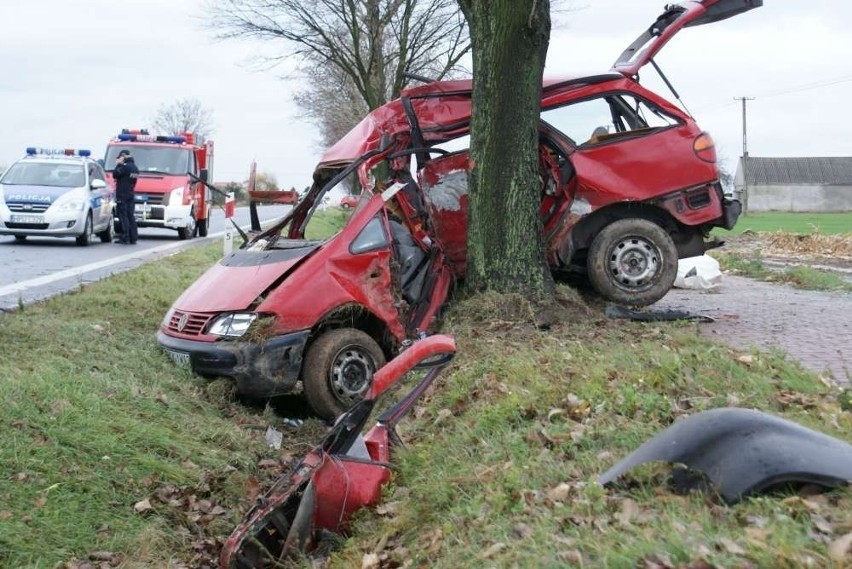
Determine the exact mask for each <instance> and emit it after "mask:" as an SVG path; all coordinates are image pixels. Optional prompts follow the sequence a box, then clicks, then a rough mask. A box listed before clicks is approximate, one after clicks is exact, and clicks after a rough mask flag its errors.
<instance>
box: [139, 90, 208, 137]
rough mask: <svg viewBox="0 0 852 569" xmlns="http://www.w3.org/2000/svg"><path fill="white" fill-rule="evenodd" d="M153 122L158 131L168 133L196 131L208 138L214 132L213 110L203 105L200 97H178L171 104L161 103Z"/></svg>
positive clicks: (197, 133)
mask: <svg viewBox="0 0 852 569" xmlns="http://www.w3.org/2000/svg"><path fill="white" fill-rule="evenodd" d="M151 124H152V125H153V126H154V129H155V130H156V131H158V132H164V133H168V134H182V133H184V132H194V133H195V134H196V135H198V136H200V137H202V138H206V137H208V136H210V135H211V134H213V112H212V111H210V110H209V109H205V108H204V107H202V106H201V101H199V100H198V99H195V98H186V99H178V100H177V101H175V102H174V103H172V104H170V105H165V104H164V105H161V106H160V108H159V109H158V110H157V114H156V115H154V118H153V119H152V120H151Z"/></svg>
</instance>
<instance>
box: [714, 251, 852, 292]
mask: <svg viewBox="0 0 852 569" xmlns="http://www.w3.org/2000/svg"><path fill="white" fill-rule="evenodd" d="M710 254H711V255H712V256H713V257H714V258H716V259H717V260H718V261H719V266H720V267H721V268H722V269H723V270H725V271H728V272H730V273H733V274H736V275H742V276H744V277H749V278H753V279H757V280H762V281H768V282H777V283H785V284H789V285H792V286H794V287H796V288H799V289H803V290H824V291H846V292H852V282H849V281H848V280H846V279H844V278H843V277H842V276H839V275H838V274H837V273H834V272H831V271H827V270H822V269H817V268H813V267H807V266H795V267H785V268H782V269H775V268H772V267H771V266H769V265H767V264H766V262H765V261H764V260H763V258H762V257H761V255H760V254H759V253H754V254H752V255H742V254H739V253H725V252H722V251H711V253H710Z"/></svg>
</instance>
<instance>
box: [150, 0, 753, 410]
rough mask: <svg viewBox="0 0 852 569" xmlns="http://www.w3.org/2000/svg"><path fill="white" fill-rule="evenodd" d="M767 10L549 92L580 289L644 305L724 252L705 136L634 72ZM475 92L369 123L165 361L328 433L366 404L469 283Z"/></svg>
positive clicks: (690, 20)
mask: <svg viewBox="0 0 852 569" xmlns="http://www.w3.org/2000/svg"><path fill="white" fill-rule="evenodd" d="M761 4H762V2H761V0H702V1H698V0H690V1H686V2H682V3H681V4H676V5H669V6H667V7H666V9H665V12H664V13H663V14H662V15H661V16H659V17H658V18H657V19H656V20H655V21H654V22H653V23H652V24H651V26H650V27H649V28H648V29H647V30H646V31H645V32H643V34H642V35H640V37H639V38H638V39H637V40H636V41H634V42H633V44H631V46H630V47H629V48H628V49H627V50H625V51H624V52H623V54H622V55H621V57H619V58H618V60H617V61H616V63H615V65H614V66H613V67H612V69H610V70H609V71H607V72H604V73H599V74H595V75H570V76H564V77H558V78H548V79H545V81H544V84H543V90H542V100H541V109H542V111H541V122H540V124H539V132H540V173H539V177H540V182H541V194H540V200H541V201H540V206H539V212H540V216H541V221H542V225H543V228H544V234H543V237H544V240H545V244H546V247H547V257H548V263H549V265H550V267H551V269H552V271H553V272H554V274H556V275H557V276H559V275H563V274H569V273H571V274H579V275H584V276H586V277H587V278H588V280H589V281H590V283H591V284H592V286H593V287H594V289H595V290H596V291H597V292H598V293H599V294H600V295H602V296H603V297H605V298H607V299H609V300H612V301H615V302H617V303H620V304H626V305H631V306H644V305H648V304H652V303H654V302H656V301H657V300H659V299H660V298H662V296H663V295H665V294H666V292H668V290H669V289H670V288H671V286H672V283H673V282H674V279H675V276H676V273H677V262H678V259H679V258H685V257H693V256H697V255H701V254H702V253H704V251H705V250H706V249H708V248H710V247H714V246H717V245H719V244H720V243H719V242H717V241H716V240H714V239H710V238H709V234H710V231H711V230H712V229H714V228H716V227H723V228H728V229H730V228H732V227H733V226H734V224H735V223H736V220H737V218H738V216H739V214H740V204H739V202H737V201H734V200H729V199H727V198H726V197H725V196H724V194H723V191H722V186H721V183H720V181H719V170H718V168H717V165H716V152H715V149H714V146H713V141H712V138H711V137H710V135H709V134H707V133H706V132H704V131H702V129H701V128H700V127H699V126H698V125H697V124H696V122H695V120H694V119H693V118H692V117H691V116H690V115H689V114H687V113H686V112H684V111H683V110H681V109H680V108H678V107H677V106H676V105H674V104H672V103H670V102H669V101H667V100H666V99H664V98H662V97H661V96H659V95H657V94H655V93H653V92H651V91H649V90H648V89H646V88H644V87H643V86H642V85H641V84H640V83H639V81H638V72H639V69H640V68H641V67H642V66H644V65H645V64H646V63H648V62H651V61H652V58H653V57H654V56H655V55H656V54H657V52H658V51H659V49H660V48H662V46H663V45H664V44H665V43H666V42H668V41H669V40H670V39H671V37H672V36H673V35H674V34H675V33H677V32H678V31H679V30H681V29H682V28H684V27H686V26H695V25H701V24H707V23H711V22H715V21H718V20H721V19H724V18H727V17H730V16H733V15H736V14H740V13H742V12H745V11H747V10H751V9H752V8H756V7H759V6H760V5H761ZM655 67H656V65H655ZM471 87H472V83H471V81H470V80H457V81H443V82H433V83H429V84H426V85H422V86H418V87H415V88H411V89H408V90H406V91H404V92H403V94H402V96H401V97H400V98H399V99H397V100H394V101H391V102H390V103H388V104H386V105H384V106H382V107H380V108H378V109H376V110H374V111H372V112H371V113H370V114H369V115H367V116H366V117H365V118H364V119H363V120H362V121H361V122H360V123H359V124H358V125H357V126H356V127H355V128H353V129H352V130H351V131H350V132H349V133H348V134H347V135H346V136H344V137H343V138H342V139H341V140H340V141H339V142H337V143H336V144H335V145H334V146H332V147H331V148H330V149H328V151H327V152H326V153H325V154H324V156H323V157H322V159H321V161H320V163H319V165H318V166H317V167H316V169H315V171H314V183H313V186H312V187H311V188H310V190H309V191H308V192H307V194H306V195H305V196H304V198H303V199H302V200H300V202H299V203H298V204H297V205H296V206H295V207H294V209H293V211H292V212H291V213H290V214H289V215H287V216H286V217H285V218H284V219H283V220H281V222H280V223H278V224H276V225H274V226H273V227H271V228H269V229H268V230H266V231H265V232H262V233H260V234H259V235H257V236H255V237H253V238H252V239H251V240H250V241H249V242H247V243H246V244H245V245H244V246H243V247H242V248H240V249H239V250H238V251H235V252H234V253H233V254H231V255H229V256H227V257H225V258H224V259H222V261H221V262H219V263H218V264H217V265H216V266H214V267H213V268H211V269H210V270H209V271H208V272H207V273H206V274H204V275H203V276H202V277H201V278H200V279H199V280H198V281H197V282H196V283H194V284H193V285H192V286H190V287H189V288H188V289H187V290H186V291H185V292H184V293H183V294H182V295H181V296H180V298H178V299H177V300H176V301H175V303H174V304H173V305H172V307H171V309H170V310H169V312H168V314H167V315H166V317H165V318H164V320H163V323H162V326H161V328H160V331H159V333H158V341H159V343H160V345H161V346H162V347H163V348H164V349H165V350H166V351H167V352H168V353H169V354H170V355H171V356H172V357H173V358H174V359H175V361H178V362H181V361H182V362H186V361H188V362H189V363H190V364H191V365H192V367H193V369H194V370H195V371H196V372H197V373H200V374H202V375H206V376H226V377H231V378H233V379H234V380H235V381H236V385H237V389H238V391H240V392H242V393H245V394H248V395H254V396H259V397H270V396H273V395H278V394H283V393H288V392H290V391H292V390H293V389H294V388H295V387H296V385H297V383H299V382H301V384H302V386H303V388H304V392H305V395H306V397H307V400H308V402H309V404H310V405H311V407H312V408H313V409H314V411H315V412H316V413H318V414H320V415H321V416H324V417H328V418H332V417H334V416H336V415H338V414H339V413H341V412H343V411H344V410H345V409H347V408H348V407H349V406H350V405H351V404H352V403H353V402H355V401H357V400H358V399H360V398H361V397H363V395H364V393H366V391H367V389H369V386H370V384H371V381H372V377H373V374H374V373H375V370H377V369H378V368H379V367H381V365H382V364H383V363H384V362H385V361H387V360H388V359H390V358H392V357H393V356H394V355H395V354H396V353H398V351H399V350H400V348H401V347H403V346H405V345H406V344H407V343H408V342H410V341H411V340H414V339H417V338H420V337H422V336H423V335H424V334H428V333H431V332H433V331H434V330H433V329H434V327H435V317H436V316H437V315H438V313H439V311H440V310H441V308H442V306H443V305H444V303H445V301H446V299H447V295H448V292H449V290H450V288H451V286H452V285H453V283H454V281H455V280H456V279H459V278H462V277H463V276H464V271H465V266H466V261H467V242H466V238H467V206H468V195H467V172H468V168H469V167H470V160H469V153H468V150H467V145H466V144H467V140H468V134H469V128H470V116H471V103H472V101H471V97H472V93H471ZM353 176H356V177H357V179H358V181H359V182H360V186H361V189H362V195H361V198H360V200H359V202H358V205H357V207H355V209H354V210H353V212H352V215H351V216H350V217H349V219H348V221H347V222H346V225H345V227H344V228H343V229H342V230H341V231H340V232H339V233H337V234H336V235H334V236H333V237H331V238H329V239H311V238H310V237H309V235H310V234H311V226H312V224H313V223H314V222H315V221H316V220H317V219H318V218H319V217H320V216H318V215H315V214H316V213H317V212H319V211H321V210H322V209H323V208H321V207H320V205H321V204H322V203H323V200H324V199H325V198H326V196H328V195H335V194H337V193H339V192H343V193H346V191H347V189H348V181H349V180H351V179H352V177H353Z"/></svg>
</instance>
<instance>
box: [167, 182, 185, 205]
mask: <svg viewBox="0 0 852 569" xmlns="http://www.w3.org/2000/svg"><path fill="white" fill-rule="evenodd" d="M183 190H184V187H183V186H181V187H179V188H175V189H173V190H172V191H171V192H169V203H168V205H183Z"/></svg>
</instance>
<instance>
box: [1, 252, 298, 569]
mask: <svg viewBox="0 0 852 569" xmlns="http://www.w3.org/2000/svg"><path fill="white" fill-rule="evenodd" d="M219 255H220V245H210V246H206V247H200V248H196V249H192V250H190V251H188V252H185V253H181V254H178V255H175V256H172V257H169V258H166V259H163V260H160V261H158V262H156V263H151V264H148V265H146V266H145V268H144V270H142V269H136V270H133V271H130V272H127V273H123V274H119V275H116V276H114V277H112V278H110V279H108V280H106V281H101V282H98V283H94V284H91V285H86V286H81V288H80V290H79V292H77V293H74V294H68V295H65V296H62V297H59V298H54V299H52V300H49V301H47V302H45V303H43V304H38V305H33V306H26V307H24V308H23V309H22V310H20V311H17V312H13V313H8V314H5V315H2V316H0V352H2V357H0V377H2V378H3V379H2V381H0V400H2V401H3V406H2V408H0V425H2V428H3V431H4V435H3V437H2V438H0V463H2V465H3V476H2V477H0V566H3V567H16V568H18V567H54V566H56V564H58V563H63V562H69V563H71V562H72V561H73V560H75V559H76V560H88V559H89V557H90V556H93V559H96V560H100V561H101V562H105V563H106V562H108V561H111V562H113V565H117V564H120V565H121V566H122V567H165V566H175V567H177V566H186V567H190V566H191V567H197V566H200V563H195V562H194V561H193V559H194V558H198V557H199V556H201V557H203V556H204V555H205V554H206V553H207V552H208V551H212V550H218V544H217V543H216V542H215V539H213V538H212V537H210V536H214V535H226V534H227V533H229V532H230V530H231V528H232V526H233V523H234V519H233V516H227V514H228V513H229V512H230V511H231V509H232V508H237V509H238V511H239V512H242V511H244V508H245V505H246V502H247V501H248V502H249V503H250V502H251V496H250V495H249V496H248V500H247V493H246V489H247V488H248V489H251V488H252V487H254V486H257V485H258V484H259V482H258V480H263V479H264V478H265V477H266V476H267V474H265V472H266V471H269V472H270V473H271V474H274V473H275V472H276V471H277V470H276V468H275V467H274V465H275V464H278V458H279V456H280V453H276V452H272V451H271V450H270V449H269V448H267V446H266V445H265V444H263V442H262V435H263V428H265V425H266V424H268V423H269V422H270V421H272V422H275V419H274V418H273V417H271V413H269V411H268V410H265V409H263V408H250V407H244V406H242V405H238V404H235V403H233V402H231V401H230V400H228V399H226V398H222V397H218V398H217V397H211V396H209V395H208V389H211V387H209V386H208V385H206V384H205V382H203V381H201V380H200V379H199V378H197V377H194V376H193V374H191V372H189V371H188V370H187V369H183V368H178V367H175V366H173V365H172V364H171V363H170V362H169V361H168V360H167V358H165V357H164V355H163V354H162V353H161V352H160V350H159V348H158V347H157V345H156V341H155V339H154V331H155V330H156V329H157V327H158V325H159V322H160V320H161V319H162V317H163V315H164V314H165V311H166V310H167V309H168V307H169V306H170V305H171V303H172V301H173V300H174V299H175V298H176V297H177V296H178V295H179V294H180V292H182V290H183V289H184V288H185V287H186V286H187V285H188V284H189V283H190V282H192V280H194V279H195V278H196V277H197V276H198V274H199V273H200V272H201V271H203V270H204V269H206V268H207V267H208V266H210V265H211V264H212V263H213V262H215V261H216V260H217V259H218V257H219ZM217 383H220V382H213V383H212V384H210V386H215V385H216V384H217ZM211 390H212V391H213V392H215V389H211ZM253 426H254V427H256V428H252V427H253ZM310 430H311V428H310V426H309V429H308V431H310ZM306 432H307V431H306ZM264 458H267V459H272V463H274V464H272V465H267V466H266V467H265V469H263V468H261V469H259V468H258V462H259V460H262V459H264ZM283 466H284V465H279V466H278V467H277V468H278V469H281V468H283ZM179 563H186V565H178V564H179ZM170 564H171V565H170ZM76 566H77V565H72V564H69V565H68V567H76Z"/></svg>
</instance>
